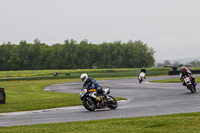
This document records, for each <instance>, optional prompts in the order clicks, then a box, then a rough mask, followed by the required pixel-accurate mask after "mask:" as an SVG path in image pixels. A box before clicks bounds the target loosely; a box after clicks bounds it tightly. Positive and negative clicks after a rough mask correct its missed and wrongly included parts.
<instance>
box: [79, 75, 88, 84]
mask: <svg viewBox="0 0 200 133" xmlns="http://www.w3.org/2000/svg"><path fill="white" fill-rule="evenodd" d="M80 79H81V80H82V82H85V81H86V80H87V79H88V75H87V73H83V74H81V76H80Z"/></svg>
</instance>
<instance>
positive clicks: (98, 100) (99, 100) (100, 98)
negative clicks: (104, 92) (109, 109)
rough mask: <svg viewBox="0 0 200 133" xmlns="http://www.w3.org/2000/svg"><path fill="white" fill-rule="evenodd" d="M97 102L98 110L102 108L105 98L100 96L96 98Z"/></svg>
mask: <svg viewBox="0 0 200 133" xmlns="http://www.w3.org/2000/svg"><path fill="white" fill-rule="evenodd" d="M96 100H97V108H99V107H100V105H101V103H102V102H103V101H102V100H103V97H102V96H99V97H96Z"/></svg>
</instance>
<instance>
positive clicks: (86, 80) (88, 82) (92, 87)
mask: <svg viewBox="0 0 200 133" xmlns="http://www.w3.org/2000/svg"><path fill="white" fill-rule="evenodd" d="M80 79H81V80H82V82H83V87H86V88H87V89H88V90H89V91H96V92H97V93H98V94H101V96H97V97H96V100H97V102H98V104H97V106H99V104H103V103H102V102H101V101H102V100H103V99H102V95H104V91H103V89H102V87H101V86H100V85H99V84H98V83H97V82H96V80H95V79H93V78H91V77H88V75H87V74H86V73H83V74H81V76H80Z"/></svg>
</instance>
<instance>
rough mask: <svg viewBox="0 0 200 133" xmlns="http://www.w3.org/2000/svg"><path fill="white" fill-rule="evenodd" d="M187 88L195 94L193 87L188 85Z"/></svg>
mask: <svg viewBox="0 0 200 133" xmlns="http://www.w3.org/2000/svg"><path fill="white" fill-rule="evenodd" d="M188 88H189V90H190V91H191V92H192V93H194V92H195V91H194V88H193V85H191V84H189V85H188Z"/></svg>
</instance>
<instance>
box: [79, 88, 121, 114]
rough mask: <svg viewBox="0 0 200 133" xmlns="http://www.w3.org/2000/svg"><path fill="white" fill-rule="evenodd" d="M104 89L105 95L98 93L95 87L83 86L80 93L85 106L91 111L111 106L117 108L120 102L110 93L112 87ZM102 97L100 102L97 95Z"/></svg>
mask: <svg viewBox="0 0 200 133" xmlns="http://www.w3.org/2000/svg"><path fill="white" fill-rule="evenodd" d="M103 90H104V95H101V94H98V93H97V92H96V90H95V89H92V90H88V89H87V88H85V87H83V88H82V89H81V92H80V94H79V98H80V99H81V101H82V103H83V106H84V107H85V108H86V109H87V110H89V111H95V109H102V108H106V107H108V108H110V109H116V108H117V106H118V104H117V101H116V100H115V98H114V97H112V96H110V95H108V94H109V93H110V88H109V87H107V88H105V89H103ZM99 96H101V97H102V101H101V103H98V102H97V100H96V97H99Z"/></svg>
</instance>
